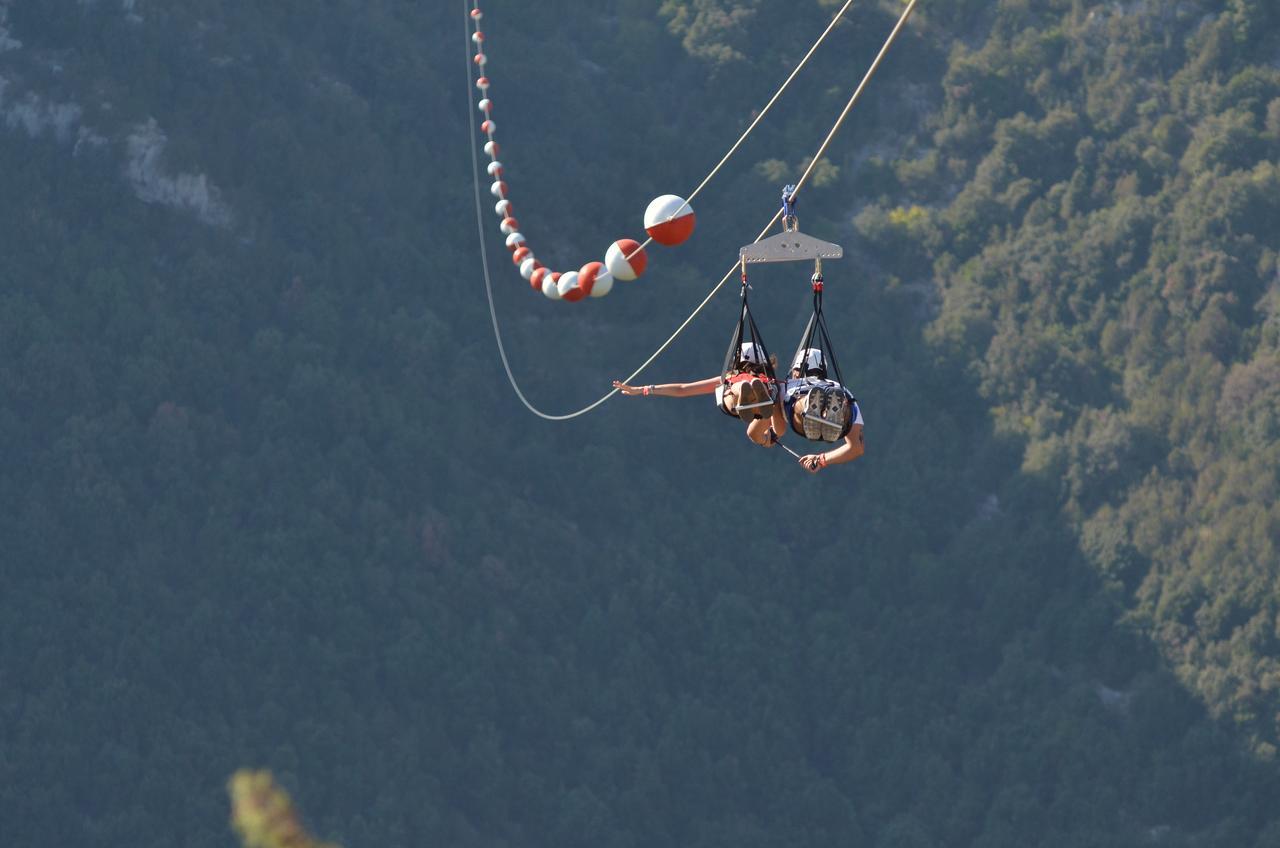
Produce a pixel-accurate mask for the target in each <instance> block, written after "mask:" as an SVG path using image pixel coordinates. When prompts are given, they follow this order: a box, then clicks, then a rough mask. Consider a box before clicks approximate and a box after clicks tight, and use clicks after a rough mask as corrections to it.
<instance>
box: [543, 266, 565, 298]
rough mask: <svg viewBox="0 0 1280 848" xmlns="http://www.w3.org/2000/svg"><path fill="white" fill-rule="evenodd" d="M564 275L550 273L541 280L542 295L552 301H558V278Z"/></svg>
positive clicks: (556, 272) (554, 272)
mask: <svg viewBox="0 0 1280 848" xmlns="http://www.w3.org/2000/svg"><path fill="white" fill-rule="evenodd" d="M563 276H564V275H563V274H561V273H560V272H559V271H552V272H551V273H550V274H548V275H547V276H545V277H543V278H542V293H543V294H545V295H546V296H547V297H549V298H551V299H552V300H559V299H560V278H561V277H563Z"/></svg>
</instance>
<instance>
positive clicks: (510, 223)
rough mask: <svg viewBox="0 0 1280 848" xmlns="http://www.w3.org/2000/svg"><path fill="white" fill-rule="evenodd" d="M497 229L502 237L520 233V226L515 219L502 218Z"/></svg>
mask: <svg viewBox="0 0 1280 848" xmlns="http://www.w3.org/2000/svg"><path fill="white" fill-rule="evenodd" d="M498 228H499V229H500V230H502V234H503V235H504V236H509V235H511V234H512V233H518V232H520V224H519V222H518V221H516V219H515V218H503V219H502V223H501V224H500V225H499V227H498Z"/></svg>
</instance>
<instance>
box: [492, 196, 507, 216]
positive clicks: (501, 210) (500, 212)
mask: <svg viewBox="0 0 1280 848" xmlns="http://www.w3.org/2000/svg"><path fill="white" fill-rule="evenodd" d="M493 211H494V212H495V213H497V216H498V217H499V218H510V217H511V201H510V200H507V199H506V198H505V197H504V198H503V199H502V200H499V201H498V202H497V203H495V204H494V205H493Z"/></svg>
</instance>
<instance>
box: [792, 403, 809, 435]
mask: <svg viewBox="0 0 1280 848" xmlns="http://www.w3.org/2000/svg"><path fill="white" fill-rule="evenodd" d="M808 411H809V396H808V395H805V396H803V397H800V398H796V403H795V406H793V407H792V408H791V422H792V424H794V425H795V428H796V429H797V430H799V431H800V432H801V433H803V432H804V414H805V413H806V412H808Z"/></svg>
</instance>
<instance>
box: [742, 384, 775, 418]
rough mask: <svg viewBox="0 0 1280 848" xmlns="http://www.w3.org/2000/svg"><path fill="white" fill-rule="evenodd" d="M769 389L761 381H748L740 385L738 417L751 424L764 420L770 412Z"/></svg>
mask: <svg viewBox="0 0 1280 848" xmlns="http://www.w3.org/2000/svg"><path fill="white" fill-rule="evenodd" d="M769 400H770V398H769V388H768V387H767V386H766V385H765V384H764V383H762V382H761V381H759V380H748V381H747V382H745V383H740V384H739V385H738V406H737V413H738V417H739V418H741V419H742V420H743V421H745V422H747V423H748V424H750V423H751V422H752V421H754V420H756V419H757V418H763V417H764V414H765V412H766V411H767V410H768V407H767V406H760V405H758V404H767V403H768V402H769Z"/></svg>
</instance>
